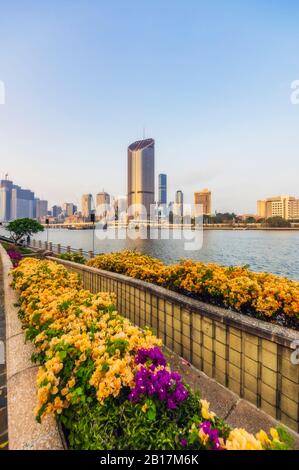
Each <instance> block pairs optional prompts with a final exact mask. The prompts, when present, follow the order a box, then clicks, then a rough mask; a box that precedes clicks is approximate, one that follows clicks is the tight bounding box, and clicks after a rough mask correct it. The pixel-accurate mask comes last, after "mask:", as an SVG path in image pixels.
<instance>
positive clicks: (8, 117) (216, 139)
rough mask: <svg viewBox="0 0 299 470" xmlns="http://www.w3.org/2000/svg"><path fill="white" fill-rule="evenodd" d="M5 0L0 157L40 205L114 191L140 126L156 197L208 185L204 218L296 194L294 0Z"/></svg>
mask: <svg viewBox="0 0 299 470" xmlns="http://www.w3.org/2000/svg"><path fill="white" fill-rule="evenodd" d="M14 3H15V2H14V0H12V2H10V3H9V4H6V5H4V6H3V7H2V14H3V17H5V20H6V21H5V26H4V27H3V29H2V30H1V33H0V38H1V42H2V43H3V45H4V46H3V48H2V49H1V52H0V61H1V64H2V68H1V71H0V80H2V81H3V83H4V84H5V90H6V100H5V104H4V105H1V106H0V129H1V139H0V155H1V158H3V159H5V165H4V166H5V167H4V168H3V171H5V172H8V173H9V175H11V176H13V178H14V180H16V181H22V182H23V185H24V186H25V187H32V188H35V191H36V193H38V194H39V195H40V197H41V198H42V199H48V200H49V203H50V205H53V204H55V203H56V201H57V200H59V201H73V202H74V203H75V204H76V205H79V204H80V197H81V196H80V195H81V194H84V193H87V192H92V193H93V194H96V193H97V192H98V191H99V188H101V187H102V186H103V184H105V187H107V188H109V193H111V194H118V193H120V194H126V181H125V179H124V177H123V175H124V173H125V172H126V162H125V159H124V154H125V148H126V146H127V145H128V144H129V143H130V142H133V141H134V140H136V139H138V138H140V139H141V138H142V134H143V128H144V127H145V132H144V134H145V137H147V136H149V135H153V136H154V137H155V140H156V142H157V145H156V160H157V168H156V171H157V174H158V173H163V172H165V173H167V174H168V178H169V187H168V191H169V194H170V195H173V194H175V191H176V190H177V188H180V187H182V188H186V190H185V197H186V200H190V201H191V200H192V199H193V193H194V192H195V191H197V190H199V189H200V188H204V187H209V188H211V189H212V191H213V194H214V202H213V207H214V209H215V210H217V211H218V212H225V211H229V210H231V208H232V207H234V206H235V207H234V209H235V211H236V212H241V213H243V212H248V213H252V212H254V211H255V201H256V199H263V198H265V197H267V196H268V195H269V194H285V193H290V194H296V193H297V187H298V185H297V176H296V175H297V174H298V171H299V163H298V156H297V149H298V147H299V136H298V132H297V129H298V119H299V106H295V105H292V104H291V100H290V95H291V84H292V82H293V81H294V80H296V79H298V54H297V47H296V44H298V40H299V32H298V18H299V5H298V4H296V3H295V2H294V1H290V0H288V1H287V2H286V3H285V8H284V9H283V11H281V9H279V8H278V7H277V5H276V4H273V2H272V5H271V8H268V7H267V6H266V5H261V3H260V2H258V1H256V0H255V1H252V2H250V4H244V3H242V5H240V2H236V1H233V0H230V1H228V2H226V3H225V5H223V4H222V3H223V2H220V1H213V2H211V3H210V2H209V5H207V3H206V2H205V3H203V2H201V1H195V0H190V2H188V5H186V4H185V3H183V2H177V1H172V2H170V1H165V2H163V4H161V3H162V2H158V1H153V2H151V4H150V5H146V4H140V2H137V1H134V0H131V1H130V2H126V4H125V5H124V2H120V1H116V0H112V1H111V2H109V4H107V2H98V4H93V5H92V4H89V5H86V3H83V2H78V3H77V5H76V7H74V6H73V8H72V9H71V10H70V9H69V8H68V7H67V6H66V5H62V4H60V3H58V2H56V1H53V3H51V6H50V5H45V4H43V5H38V4H37V3H36V2H31V1H29V2H28V5H29V6H28V5H27V7H26V8H25V5H24V6H23V5H22V4H18V9H17V14H16V8H14ZM54 4H55V5H54ZM53 5H54V6H55V8H53V9H52V7H53ZM27 10H28V11H30V15H27V13H26V11H27ZM54 10H55V11H56V12H57V11H58V12H59V15H56V14H55V15H54V14H53V11H54ZM140 15H141V16H142V17H143V18H146V21H144V22H142V24H139V22H138V21H136V20H137V19H138V18H139V16H140ZM181 17H184V22H183V23H182V24H181V26H180V28H179V30H178V28H177V26H176V25H177V23H178V20H179V19H180V18H181ZM25 18H26V21H25ZM153 18H155V35H153V34H152V31H153ZM12 29H13V31H14V34H13V35H12V34H11V30H12ZM66 33H67V34H66ZM136 36H138V38H139V40H138V41H136ZM20 55H21V56H22V57H23V58H24V60H22V61H20V60H19V57H20ZM41 57H43V59H42V64H41V62H40V61H41ZM137 58H138V60H137ZM136 60H137V62H138V67H137V68H136V73H135V74H133V75H132V73H131V67H132V64H133V63H137V62H136ZM149 63H151V64H154V67H153V68H152V69H151V68H149V67H148V66H149ZM79 64H80V67H79ZM41 65H42V66H41ZM19 77H22V80H20V79H19ZM128 77H130V79H129V78H128ZM79 110H80V112H79ZM157 111H158V112H157ZM281 161H283V162H284V171H283V172H281V171H280V163H281ZM46 162H47V163H46ZM1 166H2V165H1ZM32 168H34V171H31V170H32ZM251 181H254V185H252V184H248V182H251ZM171 198H173V196H171Z"/></svg>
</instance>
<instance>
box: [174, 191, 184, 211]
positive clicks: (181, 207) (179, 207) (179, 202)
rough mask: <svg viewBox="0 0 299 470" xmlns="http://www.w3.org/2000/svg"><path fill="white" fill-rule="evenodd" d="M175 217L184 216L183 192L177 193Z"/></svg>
mask: <svg viewBox="0 0 299 470" xmlns="http://www.w3.org/2000/svg"><path fill="white" fill-rule="evenodd" d="M174 215H176V216H178V217H183V215H184V194H183V191H177V192H176V193H175V205H174Z"/></svg>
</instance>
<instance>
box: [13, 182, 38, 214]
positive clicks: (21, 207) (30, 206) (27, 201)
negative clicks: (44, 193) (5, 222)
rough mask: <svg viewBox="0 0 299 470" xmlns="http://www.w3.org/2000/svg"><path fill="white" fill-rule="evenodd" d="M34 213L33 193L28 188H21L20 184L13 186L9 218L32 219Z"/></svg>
mask: <svg viewBox="0 0 299 470" xmlns="http://www.w3.org/2000/svg"><path fill="white" fill-rule="evenodd" d="M34 215H35V198H34V193H33V192H32V191H30V190H29V189H22V188H21V187H20V186H13V188H12V190H11V213H10V218H11V219H12V220H15V219H23V218H25V217H28V218H30V219H32V218H33V217H34Z"/></svg>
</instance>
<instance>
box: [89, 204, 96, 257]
mask: <svg viewBox="0 0 299 470" xmlns="http://www.w3.org/2000/svg"><path fill="white" fill-rule="evenodd" d="M95 221H96V215H95V213H94V212H92V213H91V214H90V222H91V223H92V253H93V254H94V241H95V240H94V231H95Z"/></svg>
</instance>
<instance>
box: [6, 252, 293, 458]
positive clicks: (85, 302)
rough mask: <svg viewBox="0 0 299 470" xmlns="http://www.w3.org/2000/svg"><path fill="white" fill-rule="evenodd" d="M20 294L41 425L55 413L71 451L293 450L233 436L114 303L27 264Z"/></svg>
mask: <svg viewBox="0 0 299 470" xmlns="http://www.w3.org/2000/svg"><path fill="white" fill-rule="evenodd" d="M134 256H137V255H136V254H134V255H133V258H134ZM143 263H145V264H146V260H144V259H143V260H142V262H141V263H140V265H139V266H142V265H143ZM118 269H121V268H118ZM13 287H14V288H15V289H16V290H17V291H18V293H19V299H20V310H19V317H20V320H21V322H22V325H23V327H24V329H25V331H26V338H27V339H29V340H30V341H32V343H33V344H34V346H35V353H34V354H33V357H32V359H33V360H34V361H36V362H38V363H39V364H40V367H39V370H38V374H37V406H36V410H35V413H36V418H37V420H38V421H41V419H42V418H43V417H44V416H45V415H47V414H54V415H55V416H56V417H57V418H58V419H60V420H61V422H62V423H63V424H64V426H65V427H66V428H67V429H68V436H69V443H70V445H71V446H72V448H91V449H111V448H114V449H127V448H132V446H134V448H136V449H139V448H140V449H144V448H159V449H160V448H161V449H163V448H165V446H166V447H167V448H170V449H182V448H184V447H186V446H188V448H190V449H193V448H195V449H197V448H200V449H201V448H203V449H220V448H221V449H227V450H230V449H245V448H246V449H247V448H250V449H259V450H263V449H273V448H286V445H285V443H284V442H285V440H286V439H283V438H282V433H281V432H280V431H279V430H271V433H270V436H271V437H268V435H267V434H266V433H265V432H264V431H261V432H260V433H259V435H257V436H253V435H252V434H249V433H247V432H246V431H245V430H240V429H235V430H231V429H230V428H229V426H227V425H226V424H225V423H224V422H223V421H222V420H221V419H219V418H218V417H217V416H216V415H215V413H213V412H212V411H210V409H209V403H208V402H207V401H206V400H199V397H198V395H197V394H195V393H192V391H191V389H190V387H188V385H187V384H185V383H183V381H182V380H181V377H180V375H179V374H177V373H175V372H172V371H171V369H170V367H169V365H168V364H167V363H166V360H165V357H164V355H163V353H162V351H161V350H160V346H161V341H160V340H159V339H158V338H157V337H155V336H154V335H153V334H152V332H151V331H150V330H149V329H147V328H145V329H144V330H141V329H139V328H137V327H136V326H134V325H133V324H132V323H131V322H130V321H129V320H128V319H126V318H124V317H122V316H121V315H119V314H118V312H117V311H116V310H115V300H116V299H115V295H114V294H109V293H105V292H99V293H96V294H92V293H91V292H89V291H87V290H85V289H83V287H82V284H81V281H80V279H79V277H78V275H77V274H74V273H70V272H69V271H67V270H66V269H65V268H64V267H63V266H62V265H59V264H58V263H55V262H52V261H46V260H37V259H30V258H26V259H24V260H22V261H21V262H20V264H19V266H18V267H17V268H15V269H14V270H13ZM145 390H146V392H145ZM190 422H191V423H192V426H191V429H190ZM108 428H109V438H108V437H107V432H108V431H107V430H108ZM94 429H96V430H97V432H95V431H94ZM115 436H118V438H117V439H116V438H115ZM153 436H156V440H154V437H153ZM166 436H167V437H166ZM151 446H152V447H151Z"/></svg>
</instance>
